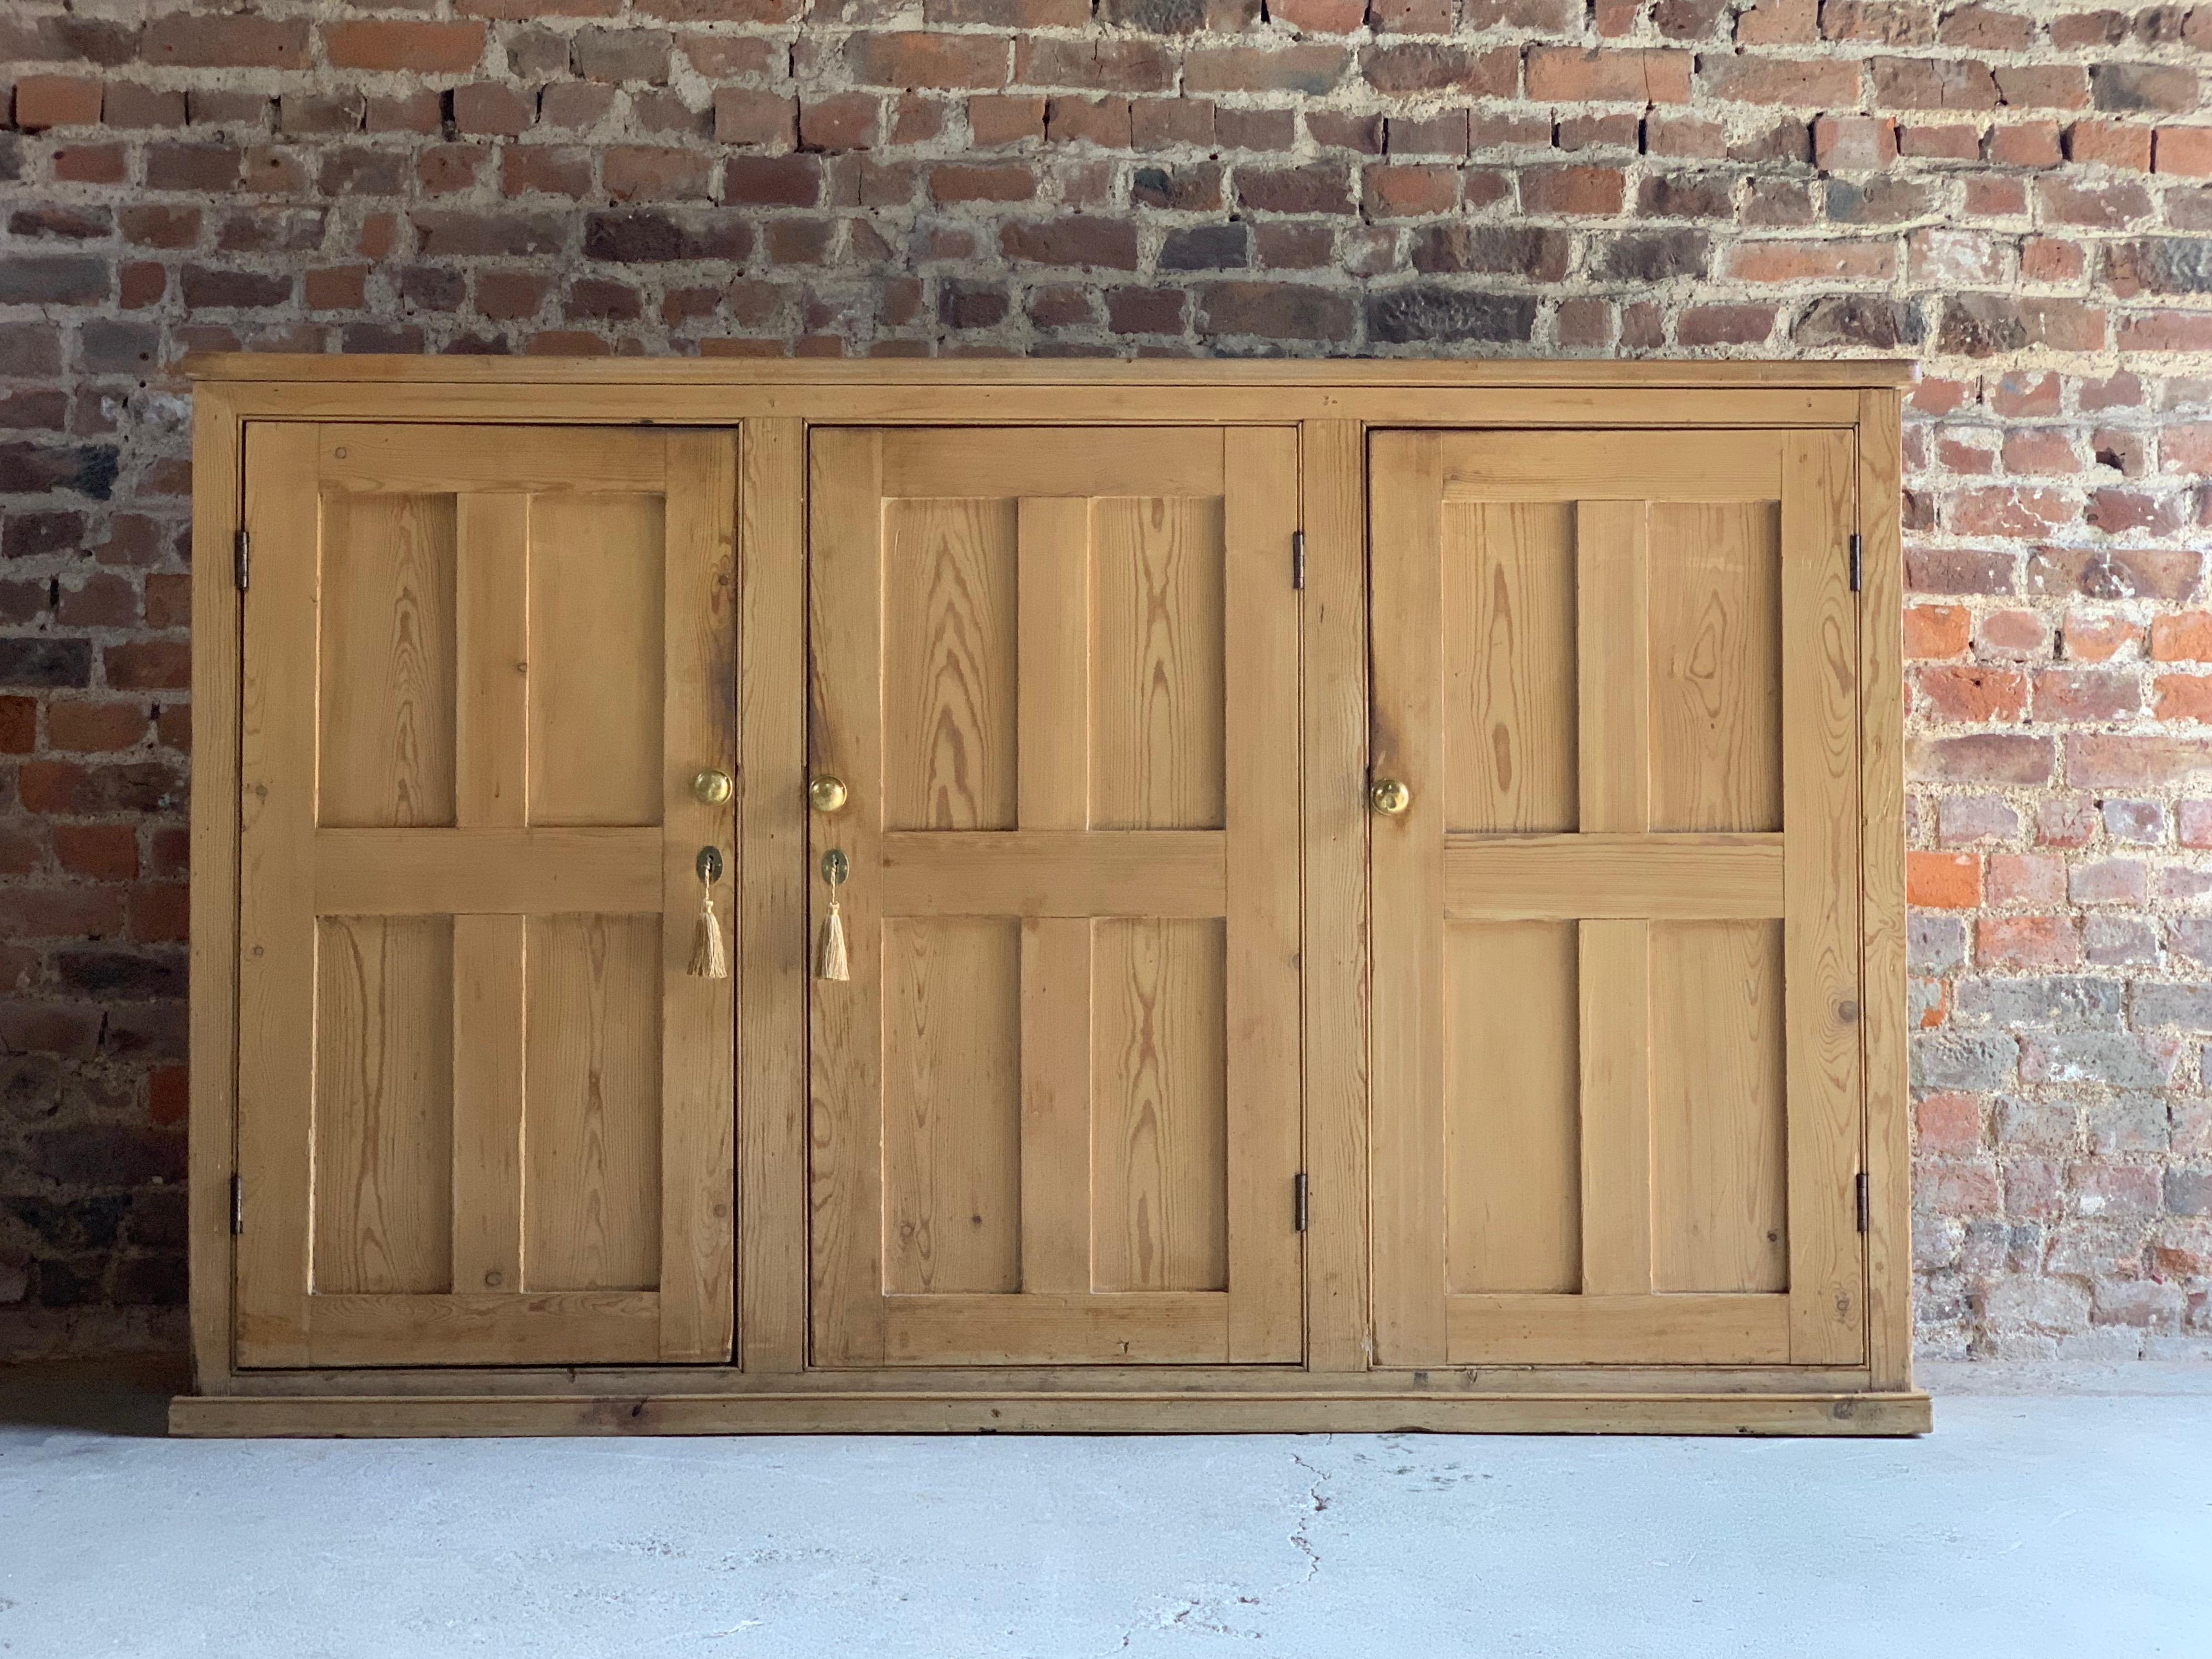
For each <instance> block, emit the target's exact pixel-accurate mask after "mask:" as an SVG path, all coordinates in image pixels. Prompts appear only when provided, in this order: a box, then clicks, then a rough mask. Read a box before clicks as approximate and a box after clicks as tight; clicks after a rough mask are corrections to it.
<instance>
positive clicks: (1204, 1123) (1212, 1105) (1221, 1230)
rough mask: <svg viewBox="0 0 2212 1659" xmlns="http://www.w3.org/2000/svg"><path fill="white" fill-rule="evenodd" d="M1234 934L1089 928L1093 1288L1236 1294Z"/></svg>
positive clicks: (1206, 927)
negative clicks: (1229, 998)
mask: <svg viewBox="0 0 2212 1659" xmlns="http://www.w3.org/2000/svg"><path fill="white" fill-rule="evenodd" d="M1227 942H1228V941H1227V934H1226V930H1225V928H1224V927H1223V926H1222V924H1221V923H1219V922H1218V921H1162V920H1158V919H1152V918H1146V919H1145V920H1141V921H1138V920H1123V919H1115V920H1110V921H1100V922H1098V923H1097V924H1095V929H1094V933H1093V966H1092V971H1091V995H1092V1004H1091V1030H1092V1034H1093V1035H1092V1039H1091V1078H1092V1083H1091V1125H1092V1128H1091V1202H1092V1206H1093V1215H1094V1219H1093V1221H1092V1224H1091V1225H1092V1233H1093V1240H1094V1243H1093V1250H1094V1264H1095V1265H1094V1267H1093V1269H1092V1280H1091V1282H1092V1284H1093V1285H1094V1286H1095V1287H1096V1288H1097V1289H1099V1290H1102V1291H1140V1290H1141V1291H1218V1290H1225V1289H1227V1288H1228V1284H1229V1214H1228V1194H1229V1147H1228V1130H1229V1120H1228V1100H1227V1094H1226V1091H1227V1087H1228V1076H1229V1072H1228V1054H1227V1040H1228V1030H1227V1018H1228V1011H1227V1008H1226V1006H1225V995H1226V991H1227V982H1226V980H1227V965H1228V964H1227V957H1226V947H1227Z"/></svg>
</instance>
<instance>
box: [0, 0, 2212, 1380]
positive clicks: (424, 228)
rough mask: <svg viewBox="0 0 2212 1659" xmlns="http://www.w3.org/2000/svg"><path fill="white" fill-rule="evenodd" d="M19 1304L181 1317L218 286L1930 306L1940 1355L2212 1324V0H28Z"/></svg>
mask: <svg viewBox="0 0 2212 1659" xmlns="http://www.w3.org/2000/svg"><path fill="white" fill-rule="evenodd" d="M0 66H4V67H0V85H5V84H12V87H13V100H12V106H11V107H12V126H11V128H10V129H9V130H8V131H4V132H0V201H3V202H4V229H0V238H3V239H4V240H0V428H4V429H0V976H4V981H5V984H6V986H7V987H9V989H8V991H7V993H6V997H5V1000H4V1001H0V1051H4V1052H0V1066H4V1072H0V1351H5V1350H7V1349H10V1348H13V1349H19V1350H20V1349H25V1348H34V1347H40V1346H78V1347H88V1346H100V1345H116V1344H122V1343H127V1342H133V1341H156V1342H158V1341H163V1340H173V1339H174V1334H175V1331H176V1328H177V1321H176V1316H175V1314H174V1311H173V1310H174V1304H176V1302H177V1300H178V1297H179V1292H180V1283H181V1276H182V1275H181V1265H180V1247H179V1231H180V1228H181V1225H182V1212H181V1209H180V1206H179V1184H178V1183H179V1177H180V1173H181V1167H182V1155H181V1146H180V1138H181V1133H182V1131H181V1125H182V1120H183V1117H184V1112H185V1097H184V1089H183V1083H182V1073H181V1070H180V1066H179V1062H180V1060H181V1059H182V1054H183V1020H182V1012H183V1005H182V1002H181V1000H180V998H181V994H182V991H183V954H182V944H181V940H182V936H183V933H184V915H185V908H184V902H183V898H184V893H183V887H182V885H181V884H182V882H183V879H184V863H185V843H184V833H183V828H182V825H183V810H184V799H185V771H186V756H185V679H186V675H185V659H186V653H187V635H186V631H185V620H186V618H185V592H184V588H185V574H184V572H185V562H186V560H187V558H188V557H189V549H188V547H187V546H186V544H185V499H186V493H187V489H188V485H189V479H188V477H187V472H186V465H185V428H186V422H187V412H188V411H187V408H186V405H185V402H184V400H183V398H182V396H181V391H180V387H179V384H178V382H177V380H175V378H174V376H173V374H171V373H170V372H169V370H168V368H167V366H168V365H170V364H171V363H173V361H174V359H175V358H176V356H178V355H179V353H180V352H182V351H185V350H186V349H192V348H196V347H237V346H245V347H248V348H252V349H287V350H309V351H341V350H343V351H410V352H411V351H530V352H544V353H583V354H591V353H605V352H611V351H612V352H623V353H634V354H645V353H691V352H711V353H738V354H742V353H763V352H764V353H780V352H786V351H803V352H821V353H829V354H839V353H843V354H854V355H858V354H863V353H884V354H894V353H898V354H920V353H931V352H937V353H955V352H1027V353H1033V354H1039V355H1043V354H1053V353H1087V354H1090V353H1116V354H1124V355H1127V354H1144V353H1176V354H1195V353H1226V354H1238V355H1244V354H1253V353H1267V352H1296V353H1315V354H1318V353H1330V354H1355V353H1367V354H1375V353H1381V354H1407V355H1420V356H1443V355H1451V354H1455V353H1476V352H1480V353H1510V354H1519V355H1534V356H1549V355H1570V356H1609V355H1623V356H1645V355H1687V354H1696V355H1725V356H1796V355H1808V356H1823V355H1833V354H1837V353H1844V352H1876V353H1901V354H1906V355H1911V356H1917V357H1919V358H1921V359H1922V360H1923V362H1924V364H1925V366H1926V374H1927V378H1926V380H1925V381H1924V382H1923V385H1922V386H1921V388H1920V389H1919V391H1918V392H1917V395H1916V396H1915V398H1914V399H1913V407H1912V411H1911V412H1912V419H1911V425H1910V427H1909V428H1908V433H1907V456H1906V464H1907V468H1908V473H1909V489H1910V494H1909V499H1908V501H1907V524H1908V527H1909V536H1910V541H1911V552H1910V558H1911V586H1912V588H1913V590H1914V592H1913V596H1912V600H1911V604H1912V610H1911V616H1910V617H1909V618H1908V620H1907V627H1908V629H1909V637H1910V645H1911V649H1910V655H1911V658H1912V659H1913V661H1912V665H1911V682H1912V683H1911V706H1912V727H1913V738H1914V750H1913V757H1912V762H1911V764H1912V767H1913V771H1914V779H1915V782H1914V787H1913V792H1912V804H1911V812H1912V840H1913V845H1914V846H1915V847H1916V848H1918V849H1920V850H1918V851H1917V852H1916V854H1914V858H1913V869H1912V882H1913V891H1914V895H1915V896H1916V898H1917V901H1918V902H1919V903H1920V904H1921V905H1922V906H1923V907H1924V908H1923V909H1922V910H1921V911H1920V912H1919V914H1918V916H1917V922H1916V930H1915V937H1914V958H1915V963H1916V971H1917V973H1919V974H1920V975H1923V977H1922V978H1920V979H1918V980H1917V981H1916V995H1917V1005H1916V1006H1917V1008H1918V1009H1919V1011H1920V1018H1921V1021H1922V1024H1923V1025H1924V1027H1925V1028H1926V1029H1925V1032H1924V1035H1923V1036H1922V1038H1921V1045H1922V1047H1921V1054H1920V1057H1919V1060H1920V1066H1921V1068H1922V1085H1923V1089H1922V1092H1921V1093H1920V1095H1919V1097H1918V1102H1917V1119H1918V1121H1917V1130H1918V1134H1919V1149H1920V1181H1921V1185H1920V1196H1919V1215H1920V1225H1919V1235H1918V1240H1917V1251H1918V1256H1919V1261H1920V1267H1921V1272H1922V1297H1921V1309H1920V1311H1921V1318H1922V1320H1923V1332H1924V1340H1925V1344H1926V1346H1928V1348H1929V1350H1930V1351H1933V1352H1946V1353H1949V1352H1965V1351H1968V1350H1972V1351H1974V1352H2032V1351H2036V1350H2039V1349H2043V1348H2046V1347H2047V1346H2049V1345H2050V1344H2051V1342H2052V1341H2053V1340H2059V1339H2063V1340H2065V1342H2066V1343H2067V1344H2068V1346H2069V1348H2070V1349H2071V1350H2072V1351H2074V1352H2084V1353H2090V1352H2093V1353H2099V1354H2102V1353H2111V1352H2119V1353H2129V1354H2132V1353H2136V1352H2142V1351H2145V1350H2146V1349H2148V1350H2149V1351H2152V1352H2180V1351H2191V1352H2205V1351H2208V1350H2212V1307H2208V1302H2207V1295H2208V1286H2212V1106H2208V1104H2207V1101H2206V1098H2205V1097H2206V1093H2207V1090H2206V1080H2207V1079H2208V1078H2212V1073H2208V1071H2207V1069H2206V1064H2205V1061H2204V1060H2203V1057H2202V1055H2201V1054H2200V1049H2201V1048H2202V1046H2203V1043H2204V1042H2205V1040H2206V1038H2207V1036H2208V1035H2212V984H2208V983H2207V982H2206V981H2207V979H2208V976H2212V800H2208V799H2199V798H2198V797H2199V796H2200V795H2203V794H2212V727H2208V726H2207V725H2206V723H2205V722H2206V721H2207V720H2212V592H2208V586H2207V581H2206V572H2205V569H2204V563H2205V558H2204V553H2205V550H2206V548H2207V547H2208V546H2212V490H2208V489H2207V486H2206V484H2205V482H2204V475H2205V472H2206V470H2207V466H2208V463H2212V185H2208V184H2207V182H2206V181H2207V179H2212V112H2208V110H2207V108H2206V106H2205V102H2204V86H2205V82H2206V76H2208V74H2212V4H2207V5H2203V6H2200V7H2198V8H2197V9H2195V10H2193V11H2192V10H2191V9H2189V8H2188V7H2187V6H2185V5H2175V6H2165V7H2158V8H2154V9H2146V10H2137V11H2095V10H2087V9H2082V8H2081V7H2080V6H2079V5H2076V4H2072V3H2068V4H2058V3H2051V0H2008V3H1991V4H1964V5H1958V6H1937V5H1930V4H1923V3H1912V0H1895V3H1876V0H1826V3H1825V4H1820V3H1815V0H1760V3H1757V4H1751V3H1745V0H1656V3H1640V0H1594V3H1589V4H1586V3H1584V0H1368V3H1365V4H1364V5H1363V0H1270V3H1268V4H1267V6H1266V8H1265V9H1263V7H1262V3H1261V0H910V3H899V0H845V3H842V4H841V3H840V0H819V3H815V4H812V5H811V6H809V5H808V4H807V3H805V0H391V3H389V4H385V5H359V6H356V5H349V4H343V3H338V0H264V3H262V4H260V5H259V6H258V8H256V9H240V8H239V7H237V6H233V5H229V4H226V5H224V6H222V7H220V8H217V7H208V8H205V9H198V8H195V7H193V6H191V5H187V4H183V3H175V0H170V3H163V0H152V3H149V4H143V5H141V4H135V3H125V0H90V3H80V4H78V5H76V6H75V7H74V8H71V9H64V7H63V6H62V5H61V4H58V3H56V0H9V3H8V5H7V7H6V8H5V10H4V14H0Z"/></svg>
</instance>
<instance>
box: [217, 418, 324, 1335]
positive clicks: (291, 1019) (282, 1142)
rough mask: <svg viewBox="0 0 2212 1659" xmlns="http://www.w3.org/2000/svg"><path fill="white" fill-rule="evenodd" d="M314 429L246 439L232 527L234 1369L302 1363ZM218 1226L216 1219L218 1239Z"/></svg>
mask: <svg viewBox="0 0 2212 1659" xmlns="http://www.w3.org/2000/svg"><path fill="white" fill-rule="evenodd" d="M315 448H316V433H315V429H314V428H313V427H305V426H273V427H270V428H266V429H265V430H264V429H263V428H254V429H253V430H252V432H251V433H250V434H249V435H248V437H247V441H246V528H247V530H248V532H250V533H251V534H252V537H253V538H254V542H255V544H256V545H258V546H260V547H263V548H271V547H286V548H292V549H295V550H300V551H295V554H294V556H292V557H290V558H288V559H272V560H269V561H267V562H265V563H264V568H263V569H262V571H261V573H260V574H259V575H258V577H257V578H256V580H255V581H254V584H253V587H252V592H250V593H249V594H248V595H247V596H246V597H247V599H249V600H250V603H248V604H246V605H245V606H244V607H243V617H242V621H241V629H240V656H241V659H242V660H241V665H240V666H241V684H240V721H239V795H238V799H237V802H236V803H235V806H236V810H237V811H238V814H239V826H240V827H239V874H238V884H239V917H238V1166H237V1167H238V1173H239V1178H240V1182H241V1185H242V1188H243V1198H244V1202H245V1207H246V1213H247V1214H248V1215H250V1216H252V1218H253V1224H252V1225H251V1226H250V1227H248V1228H247V1230H246V1233H245V1235H244V1236H243V1237H242V1238H241V1239H240V1243H239V1245H238V1251H237V1274H238V1279H237V1318H238V1326H237V1330H236V1333H235V1341H236V1349H235V1352H236V1357H237V1360H238V1363H239V1364H240V1365H246V1366H252V1365H303V1364H307V1303H308V1299H309V1298H308V1285H309V1272H310V1267H309V1263H310V1251H309V1237H310V1231H311V1229H312V1226H313V1218H314V1188H313V1169H314V1139H313V1137H314V1115H313V1106H312V1102H313V1099H314V1086H315V1060H314V1047H313V1039H312V1035H311V1034H312V1033H313V1030H314V1024H315V968H314V963H315V908H314V881H315V866H314V859H313V836H314V821H315V791H314V787H313V778H314V775H315V751H316V747H317V738H318V735H319V734H318V731H317V720H316V686H317V673H316V660H315V659H316V651H315V649H314V647H313V643H312V642H313V641H314V640H315V638H316V632H317V630H316V623H315V606H316V601H317V585H318V580H319V563H320V561H319V557H308V556H306V553H305V550H307V549H318V548H319V537H320V513H319V501H320V497H319V491H318V490H317V489H314V488H313V477H314V456H315ZM229 1230H230V1218H229V1217H228V1215H227V1214H226V1215H225V1216H224V1217H223V1231H224V1233H225V1235H226V1236H228V1232H229Z"/></svg>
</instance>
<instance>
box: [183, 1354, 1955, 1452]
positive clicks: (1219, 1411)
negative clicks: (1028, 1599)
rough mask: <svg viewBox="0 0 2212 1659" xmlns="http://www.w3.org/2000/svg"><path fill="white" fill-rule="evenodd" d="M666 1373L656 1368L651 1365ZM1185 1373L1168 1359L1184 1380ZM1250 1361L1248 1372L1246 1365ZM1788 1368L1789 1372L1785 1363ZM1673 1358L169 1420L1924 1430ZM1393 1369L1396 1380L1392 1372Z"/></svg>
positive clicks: (485, 1430) (328, 1427) (656, 1395)
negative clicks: (1540, 1381) (1491, 1380)
mask: <svg viewBox="0 0 2212 1659" xmlns="http://www.w3.org/2000/svg"><path fill="white" fill-rule="evenodd" d="M663 1375H665V1373H663ZM1187 1375H1188V1373H1178V1379H1177V1380H1178V1381H1182V1379H1183V1377H1184V1376H1187ZM1245 1375H1246V1376H1249V1375H1250V1373H1249V1372H1247V1373H1245ZM1797 1375H1798V1373H1796V1372H1791V1373H1790V1376H1792V1377H1793V1379H1794V1378H1795V1377H1796V1376H1797ZM1690 1376H1691V1374H1690V1373H1689V1372H1688V1371H1687V1370H1685V1369H1677V1370H1673V1371H1670V1372H1669V1373H1668V1376H1667V1377H1666V1379H1665V1380H1664V1381H1663V1382H1662V1383H1660V1384H1659V1385H1658V1386H1657V1387H1656V1388H1655V1389H1651V1390H1650V1391H1645V1392H1623V1391H1620V1390H1619V1389H1605V1390H1576V1389H1565V1390H1564V1391H1560V1392H1540V1391H1536V1390H1519V1391H1516V1390H1502V1391H1501V1390H1498V1389H1486V1391H1484V1392H1481V1393H1467V1392H1464V1391H1462V1392H1460V1393H1455V1394H1451V1395H1443V1394H1423V1393H1419V1392H1413V1391H1408V1390H1405V1389H1400V1390H1398V1391H1395V1392H1391V1393H1383V1392H1376V1393H1372V1394H1347V1393H1345V1392H1343V1391H1341V1390H1340V1389H1328V1390H1323V1389H1318V1388H1313V1389H1311V1390H1310V1392H1308V1393H1306V1394H1304V1395H1292V1394H1271V1393H1267V1392H1261V1391H1256V1390H1254V1389H1230V1388H1223V1389H1195V1388H1190V1387H1185V1388H1182V1389H1175V1390H1168V1389H1155V1390H1153V1391H1152V1392H1151V1393H1149V1394H1145V1395H1136V1394H1129V1393H1122V1392H1104V1391H1099V1390H1094V1389H1083V1388H1067V1387H1065V1386H1056V1387H1054V1388H1052V1389H1049V1390H1044V1391H1030V1390H1016V1389H1003V1388H1002V1389H996V1390H993V1391H990V1392H981V1391H979V1392H975V1393H970V1394H945V1393H925V1392H921V1391H919V1390H913V1389H909V1390H907V1391H905V1392H902V1393H896V1394H892V1393H881V1392H863V1393H841V1394H812V1393H795V1394H764V1393H725V1394H714V1395H684V1394H671V1393H668V1392H665V1391H661V1392H647V1393H646V1394H644V1395H641V1396H637V1397H634V1398H632V1399H629V1400H627V1401H622V1402H621V1403H620V1404H619V1406H618V1407H615V1408H610V1404H609V1402H608V1401H606V1400H605V1399H604V1398H601V1397H599V1396H597V1395H589V1394H577V1393H574V1392H568V1393H562V1394H544V1395H532V1396H528V1397H523V1398H514V1399H507V1398H501V1397H499V1396H495V1395H494V1396H485V1395H456V1394H448V1395H445V1396H442V1397H434V1398H428V1399H421V1398H408V1397H406V1396H397V1397H395V1396H392V1395H381V1394H370V1393H356V1394H353V1395H349V1396H337V1397H333V1396H330V1395H319V1396H314V1397H311V1398H292V1399H273V1400H264V1399H191V1398H189V1397H185V1398H179V1399H177V1400H173V1401H170V1404H169V1431H170V1432H171V1433H172V1434H177V1435H185V1436H203V1437H222V1436H265V1435H353V1436H360V1435H409V1436H448V1437H465V1436H471V1435H604V1436H612V1435H666V1434H681V1435H701V1434H806V1435H818V1434H868V1433H873V1434H979V1433H991V1434H1001V1433H1004V1434H1072V1433H1090V1434H1138V1433H1148V1434H1255V1433H1278V1434H1328V1433H1342V1434H1354V1433H1366V1434H1394V1433H1400V1434H1401V1433H1406V1432H1409V1431H1411V1432H1416V1433H1419V1432H1430V1433H1436V1434H1666V1435H1725V1436H1728V1437H1731V1438H1736V1439H1741V1438H1744V1437H1747V1436H1777V1435H1790V1436H1800V1437H1828V1438H1869V1437H1907V1436H1912V1435H1922V1434H1925V1433H1927V1432H1928V1431H1929V1425H1930V1420H1931V1411H1930V1407H1929V1399H1928V1396H1927V1395H1924V1394H1913V1393H1898V1394H1869V1393H1866V1392H1864V1391H1863V1390H1854V1389H1850V1388H1849V1387H1844V1388H1841V1389H1833V1390H1826V1391H1824V1390H1819V1389H1812V1388H1809V1387H1808V1388H1802V1389H1793V1390H1791V1391H1790V1392H1788V1393H1779V1392H1773V1391H1767V1392H1762V1393H1757V1394H1745V1393H1735V1392H1731V1393H1722V1394H1707V1393H1701V1392H1699V1391H1698V1389H1696V1387H1695V1386H1694V1385H1693V1383H1692V1382H1691V1380H1690ZM1393 1380H1394V1381H1395V1380H1396V1379H1395V1377H1394V1378H1393Z"/></svg>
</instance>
